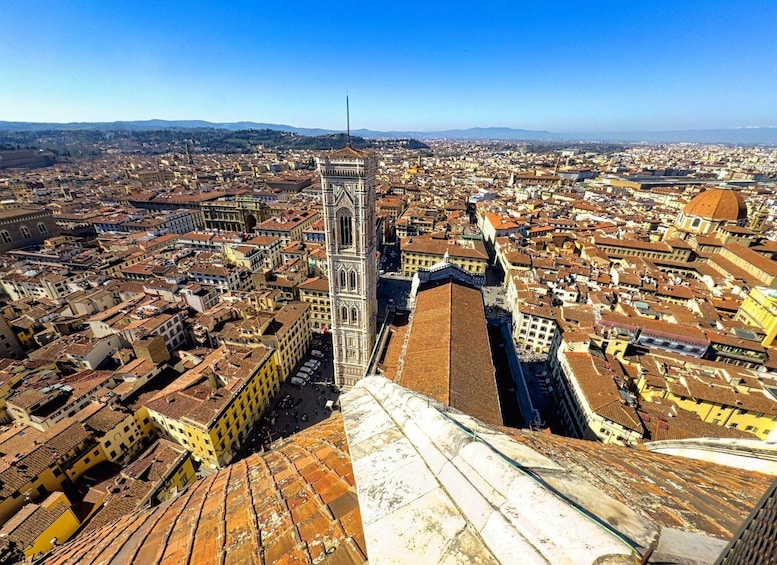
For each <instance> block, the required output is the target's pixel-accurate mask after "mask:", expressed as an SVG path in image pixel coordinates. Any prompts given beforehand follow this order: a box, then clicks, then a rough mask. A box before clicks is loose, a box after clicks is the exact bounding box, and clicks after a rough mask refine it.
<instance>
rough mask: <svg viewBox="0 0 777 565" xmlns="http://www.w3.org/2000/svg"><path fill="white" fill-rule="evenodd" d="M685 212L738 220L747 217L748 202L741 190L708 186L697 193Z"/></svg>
mask: <svg viewBox="0 0 777 565" xmlns="http://www.w3.org/2000/svg"><path fill="white" fill-rule="evenodd" d="M683 212H684V213H685V215H686V216H699V217H702V218H705V219H707V220H715V221H736V220H742V219H745V218H747V204H746V203H745V199H744V197H743V196H742V194H741V193H740V192H737V191H736V190H731V189H730V188H708V189H707V190H705V191H704V192H702V193H701V194H697V195H696V196H694V197H693V198H691V201H690V202H688V204H686V205H685V208H684V209H683Z"/></svg>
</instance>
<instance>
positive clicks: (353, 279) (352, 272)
mask: <svg viewBox="0 0 777 565" xmlns="http://www.w3.org/2000/svg"><path fill="white" fill-rule="evenodd" d="M351 290H356V271H351Z"/></svg>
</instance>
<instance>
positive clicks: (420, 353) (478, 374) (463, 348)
mask: <svg viewBox="0 0 777 565" xmlns="http://www.w3.org/2000/svg"><path fill="white" fill-rule="evenodd" d="M486 324H487V323H486V315H485V311H484V309H483V297H482V295H481V292H480V291H479V290H478V289H475V288H470V287H467V286H464V285H461V284H457V283H453V282H451V283H446V284H443V285H440V286H437V287H434V288H428V289H425V290H421V291H420V292H419V293H418V296H417V298H416V302H415V308H414V312H413V316H412V319H411V323H410V328H409V330H408V331H409V336H408V337H407V338H406V344H405V346H404V349H405V350H404V359H403V361H400V365H401V369H400V374H399V376H398V378H397V382H398V383H399V384H401V385H402V386H404V387H407V388H409V389H411V390H414V391H417V392H420V393H422V394H426V395H427V396H431V397H432V398H434V399H436V400H438V401H440V402H442V403H444V404H447V405H449V406H453V407H454V408H457V409H458V410H462V411H464V412H467V413H468V414H472V415H473V416H475V417H476V418H479V419H481V420H483V421H484V422H488V423H490V424H501V423H502V413H501V409H500V406H499V395H498V393H497V390H496V377H495V369H494V363H493V361H492V359H491V347H490V344H489V339H488V334H487V331H486Z"/></svg>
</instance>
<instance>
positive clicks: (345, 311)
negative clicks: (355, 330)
mask: <svg viewBox="0 0 777 565" xmlns="http://www.w3.org/2000/svg"><path fill="white" fill-rule="evenodd" d="M340 320H342V322H343V323H344V324H347V323H348V308H346V307H345V306H343V307H342V308H341V309H340Z"/></svg>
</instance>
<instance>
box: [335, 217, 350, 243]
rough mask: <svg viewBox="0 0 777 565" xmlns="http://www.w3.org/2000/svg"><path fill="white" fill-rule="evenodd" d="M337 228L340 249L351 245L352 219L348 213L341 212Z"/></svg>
mask: <svg viewBox="0 0 777 565" xmlns="http://www.w3.org/2000/svg"><path fill="white" fill-rule="evenodd" d="M338 228H339V234H338V235H339V236H340V237H339V238H338V240H339V242H340V247H350V246H351V245H353V217H352V216H351V214H350V213H348V212H343V213H341V214H340V215H339V216H338Z"/></svg>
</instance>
